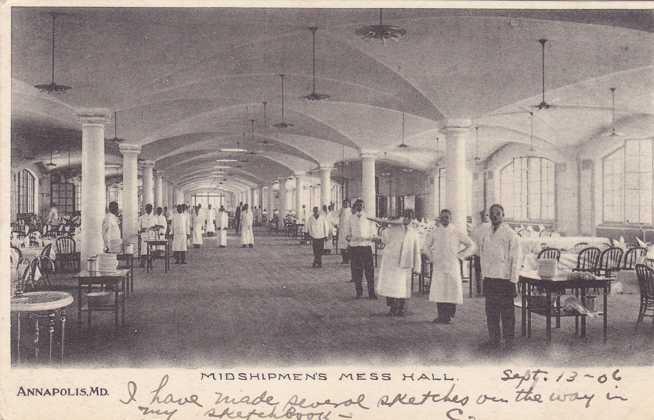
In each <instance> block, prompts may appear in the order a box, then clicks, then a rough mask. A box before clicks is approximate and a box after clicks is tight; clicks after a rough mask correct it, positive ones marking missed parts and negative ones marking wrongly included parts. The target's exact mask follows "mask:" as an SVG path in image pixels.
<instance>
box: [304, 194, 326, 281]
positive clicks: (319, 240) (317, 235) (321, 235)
mask: <svg viewBox="0 0 654 420" xmlns="http://www.w3.org/2000/svg"><path fill="white" fill-rule="evenodd" d="M330 230H331V224H330V223H329V222H328V221H327V218H326V217H325V215H324V214H322V213H321V212H320V210H319V209H318V207H314V208H313V216H311V217H309V218H308V219H307V232H308V233H309V236H310V237H311V244H312V245H313V246H312V248H313V268H321V267H322V252H323V246H324V244H325V238H327V236H328V235H329V232H330Z"/></svg>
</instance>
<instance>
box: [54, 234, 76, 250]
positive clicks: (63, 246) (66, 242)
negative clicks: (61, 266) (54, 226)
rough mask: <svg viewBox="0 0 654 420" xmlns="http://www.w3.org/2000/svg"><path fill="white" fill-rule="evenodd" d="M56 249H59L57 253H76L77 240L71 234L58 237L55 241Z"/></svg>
mask: <svg viewBox="0 0 654 420" xmlns="http://www.w3.org/2000/svg"><path fill="white" fill-rule="evenodd" d="M55 250H56V251H57V254H74V253H75V240H74V239H73V238H71V237H70V236H62V237H60V238H57V241H56V242H55Z"/></svg>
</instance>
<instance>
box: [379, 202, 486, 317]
mask: <svg viewBox="0 0 654 420" xmlns="http://www.w3.org/2000/svg"><path fill="white" fill-rule="evenodd" d="M451 216H452V214H451V212H450V211H449V210H447V209H443V210H441V214H440V222H441V225H440V226H438V227H436V228H434V230H433V231H431V232H430V233H429V234H428V235H427V238H426V240H425V246H424V253H425V254H427V255H428V256H429V259H430V260H431V261H432V264H433V267H434V271H433V273H432V278H431V286H430V289H429V300H430V301H432V302H436V303H437V307H438V318H436V319H434V322H436V323H438V324H448V323H449V322H450V320H451V318H453V317H454V314H455V312H456V305H457V304H458V305H460V304H462V303H463V287H462V285H461V265H460V264H461V263H460V260H462V259H465V258H466V257H468V256H470V255H472V254H473V253H474V252H475V244H474V242H472V239H470V238H469V237H468V235H466V234H465V233H463V232H461V231H460V230H459V229H458V228H457V227H456V226H454V225H451V224H450V218H451ZM384 252H385V251H384Z"/></svg>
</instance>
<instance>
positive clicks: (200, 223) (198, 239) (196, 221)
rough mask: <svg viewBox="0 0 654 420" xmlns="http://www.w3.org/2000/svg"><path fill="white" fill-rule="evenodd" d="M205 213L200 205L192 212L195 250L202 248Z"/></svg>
mask: <svg viewBox="0 0 654 420" xmlns="http://www.w3.org/2000/svg"><path fill="white" fill-rule="evenodd" d="M203 216H204V212H202V207H201V206H200V205H199V204H198V205H197V206H196V207H195V208H193V209H192V210H191V224H192V225H193V234H192V238H193V240H192V241H191V243H192V244H193V248H200V247H201V246H202V242H203V238H202V229H203V228H204V217H203Z"/></svg>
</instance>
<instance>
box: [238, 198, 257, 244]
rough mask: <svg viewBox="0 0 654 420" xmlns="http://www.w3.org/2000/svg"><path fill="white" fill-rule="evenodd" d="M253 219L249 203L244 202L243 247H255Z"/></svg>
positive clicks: (242, 211) (242, 216)
mask: <svg viewBox="0 0 654 420" xmlns="http://www.w3.org/2000/svg"><path fill="white" fill-rule="evenodd" d="M253 221H254V220H253V216H252V211H250V209H249V207H248V205H247V204H243V209H242V210H241V246H242V247H243V248H245V247H250V248H254V232H253V230H252V223H253Z"/></svg>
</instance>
